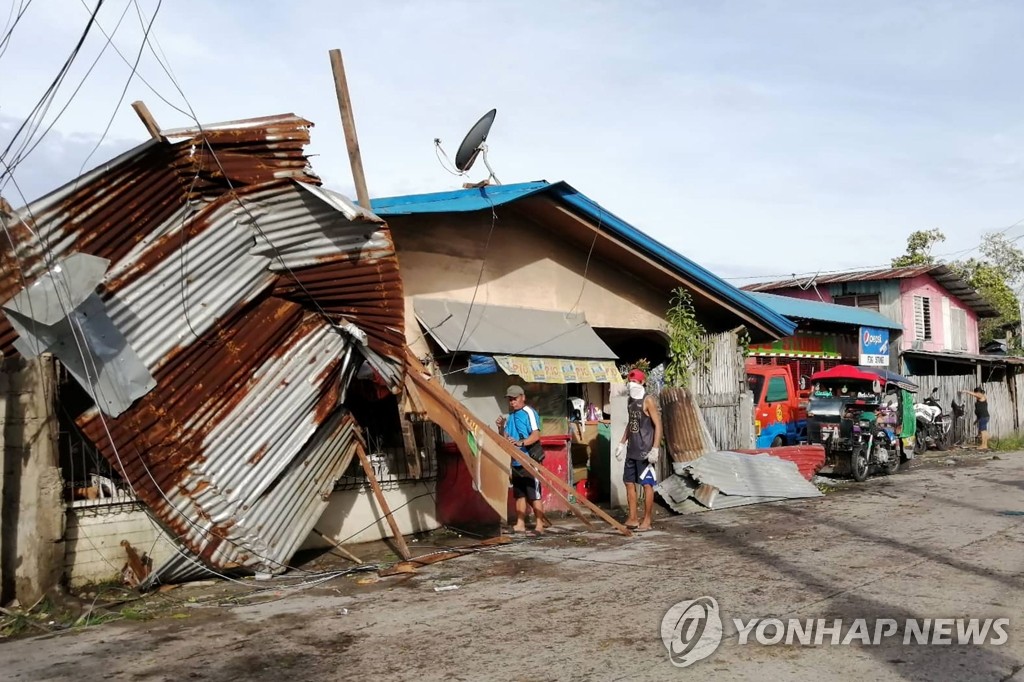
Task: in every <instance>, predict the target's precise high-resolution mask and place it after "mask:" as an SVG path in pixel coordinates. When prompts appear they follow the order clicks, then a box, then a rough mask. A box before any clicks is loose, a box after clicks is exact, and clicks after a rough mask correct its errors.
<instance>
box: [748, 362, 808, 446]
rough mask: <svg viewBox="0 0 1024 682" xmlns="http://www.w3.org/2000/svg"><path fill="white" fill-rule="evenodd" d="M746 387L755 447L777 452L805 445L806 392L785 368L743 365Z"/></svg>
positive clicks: (751, 364)
mask: <svg viewBox="0 0 1024 682" xmlns="http://www.w3.org/2000/svg"><path fill="white" fill-rule="evenodd" d="M747 385H748V387H749V388H750V391H751V392H752V393H753V394H754V434H755V436H756V439H757V440H756V442H757V447H759V448H769V447H771V448H777V447H782V446H786V445H798V444H800V443H804V442H807V399H808V396H809V395H810V393H809V391H808V390H807V389H806V388H805V387H804V386H802V385H801V384H800V382H799V379H798V378H794V376H793V372H792V371H791V370H790V368H789V367H784V366H779V365H759V364H757V363H756V362H755V361H753V360H748V361H747Z"/></svg>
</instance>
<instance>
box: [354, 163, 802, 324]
mask: <svg viewBox="0 0 1024 682" xmlns="http://www.w3.org/2000/svg"><path fill="white" fill-rule="evenodd" d="M541 193H547V194H549V195H551V196H552V197H553V198H554V199H555V200H556V201H560V202H562V203H563V204H566V205H568V206H569V207H571V208H573V209H575V210H576V211H577V212H579V213H581V214H583V215H584V216H586V217H587V218H589V219H591V220H593V221H595V222H599V223H600V225H601V229H603V230H606V231H607V232H609V233H611V234H613V235H614V236H615V237H617V238H618V239H620V240H621V241H623V242H625V243H627V244H629V245H630V246H632V247H633V248H635V249H637V250H638V251H640V252H642V253H643V254H644V255H646V256H647V257H648V258H651V259H653V260H655V261H657V262H659V263H661V264H662V265H663V266H665V267H667V268H669V269H670V270H672V271H673V272H675V273H676V274H677V275H679V276H681V277H683V278H685V279H688V280H690V281H693V282H694V283H695V284H697V285H698V286H701V287H703V288H704V289H706V290H708V291H710V292H712V293H713V294H715V295H716V296H718V297H720V298H722V299H724V300H725V301H728V302H729V303H731V304H732V305H734V306H736V307H737V308H739V309H741V310H743V311H745V312H746V314H747V315H749V316H751V317H753V318H754V319H756V320H758V321H760V323H761V324H762V325H763V326H764V327H766V328H767V329H768V330H771V331H773V332H774V333H775V334H777V335H778V336H780V337H783V336H789V335H791V334H792V333H793V332H794V331H796V324H794V323H793V322H792V321H790V320H789V319H787V318H786V317H784V316H783V315H781V314H779V313H777V312H775V311H774V310H772V309H771V308H769V307H768V306H766V305H765V304H764V303H762V302H760V301H758V300H757V299H755V298H753V297H752V296H751V295H750V294H749V293H747V292H745V291H741V290H739V289H737V288H736V287H734V286H732V285H731V284H729V283H728V282H725V281H724V280H722V279H721V278H719V277H718V276H716V275H714V274H712V273H711V272H710V271H708V270H705V269H704V268H702V267H701V266H699V265H697V264H696V263H694V262H693V261H691V260H690V259H689V258H686V257H685V256H683V255H681V254H679V253H676V252H675V251H673V250H672V249H670V248H668V247H667V246H665V245H664V244H662V243H661V242H659V241H657V240H655V239H653V238H651V237H650V236H648V235H646V234H644V233H643V232H641V231H640V230H638V229H637V228H635V227H633V226H632V225H630V224H629V223H627V222H626V221H624V220H622V219H621V218H619V217H618V216H616V215H615V214H613V213H610V212H609V211H608V210H606V209H604V208H602V207H601V206H600V205H598V204H597V203H596V202H594V201H593V200H591V199H589V198H587V197H586V196H584V195H583V194H581V193H580V192H578V191H576V190H575V189H573V188H572V187H571V186H570V185H569V184H567V183H565V182H556V183H548V182H547V181H545V180H540V181H537V182H524V183H519V184H515V185H488V186H486V187H478V188H474V189H460V190H454V191H451V192H436V193H433V194H412V195H406V196H398V197H385V198H380V199H373V200H372V201H371V206H372V208H373V212H374V213H376V214H377V215H379V216H382V217H385V218H386V217H388V216H396V215H412V214H423V213H459V212H467V211H480V210H484V209H491V208H494V207H496V206H500V205H502V204H507V203H510V202H513V201H517V200H519V199H523V198H525V197H528V196H531V195H534V194H541Z"/></svg>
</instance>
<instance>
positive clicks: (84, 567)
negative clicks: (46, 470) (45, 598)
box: [64, 503, 176, 587]
mask: <svg viewBox="0 0 1024 682" xmlns="http://www.w3.org/2000/svg"><path fill="white" fill-rule="evenodd" d="M122 541H128V543H129V544H131V546H132V547H134V548H135V551H137V552H138V553H139V556H142V555H143V554H148V555H149V556H150V557H151V558H152V559H153V566H154V567H156V566H159V565H160V564H162V563H163V562H165V561H166V560H167V559H169V558H170V557H171V556H173V554H174V553H175V551H176V550H175V549H174V546H173V544H172V542H171V540H170V538H169V537H168V536H167V535H166V534H165V533H164V532H163V531H162V530H160V528H159V526H157V525H156V523H155V522H154V521H153V520H152V519H150V517H149V515H148V514H147V513H146V512H145V510H144V509H143V508H142V506H141V505H139V504H135V503H124V504H102V505H94V506H84V507H73V508H70V509H68V511H67V532H66V534H65V542H66V545H67V552H66V554H65V557H64V574H65V576H66V579H67V581H68V584H69V585H70V586H72V587H81V586H82V585H86V584H89V583H100V582H107V581H110V580H117V579H118V578H119V576H120V574H121V570H122V569H123V568H124V565H125V563H126V561H127V558H128V555H127V553H126V551H125V548H124V547H122V546H121V542H122Z"/></svg>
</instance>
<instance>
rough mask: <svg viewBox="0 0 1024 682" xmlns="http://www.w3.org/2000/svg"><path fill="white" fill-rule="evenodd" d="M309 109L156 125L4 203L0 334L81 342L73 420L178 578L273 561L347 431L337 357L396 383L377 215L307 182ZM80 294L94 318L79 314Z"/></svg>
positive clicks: (308, 523) (2, 338)
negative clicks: (173, 544)
mask: <svg viewBox="0 0 1024 682" xmlns="http://www.w3.org/2000/svg"><path fill="white" fill-rule="evenodd" d="M311 125H312V124H311V123H310V122H309V121H306V120H304V119H302V118H299V117H297V116H295V115H293V114H288V115H284V116H274V117H266V118H261V119H252V120H249V121H237V122H231V123H226V124H215V125H211V126H205V127H203V128H202V129H200V128H194V129H182V130H176V131H167V132H164V133H162V139H160V140H153V141H150V142H147V143H146V144H143V145H140V146H139V147H136V148H135V149H133V150H131V151H129V152H127V153H125V154H123V155H121V156H119V157H118V158H116V159H114V160H112V161H110V162H109V163H107V164H105V165H103V166H101V167H99V168H97V169H95V170H93V171H91V172H89V173H87V174H85V175H83V176H82V177H80V178H78V179H77V180H75V181H73V182H71V183H69V184H67V185H65V186H64V187H62V188H60V189H58V190H56V191H55V192H53V193H51V194H50V195H48V196H46V197H44V198H42V199H40V200H38V201H36V202H34V203H32V204H30V205H29V206H26V207H25V208H23V209H21V210H20V211H18V212H17V213H16V215H15V217H14V221H13V222H11V223H9V224H5V226H4V227H5V228H6V229H5V230H4V233H5V235H6V236H5V237H2V238H0V301H8V305H7V306H6V308H5V309H4V310H3V311H0V313H2V314H0V351H2V352H3V353H4V354H10V353H12V352H13V351H14V350H15V348H17V349H19V350H26V351H28V350H30V351H32V352H39V351H42V350H50V351H51V352H54V353H55V354H56V355H57V356H58V358H61V357H71V356H73V355H75V354H77V355H78V356H80V357H79V360H80V361H81V364H82V366H83V367H84V370H83V372H84V376H85V377H86V379H87V380H85V381H82V383H83V387H84V388H85V389H86V391H88V392H89V393H90V394H91V395H92V397H93V398H94V400H95V403H96V405H97V407H93V408H92V409H90V410H88V411H87V412H85V413H84V414H82V415H80V416H79V417H78V418H77V423H78V426H79V427H80V428H81V429H82V431H83V433H84V434H85V435H86V436H87V437H88V438H89V439H90V440H91V441H92V442H93V444H94V445H95V446H96V448H97V450H98V451H99V452H100V453H101V454H102V455H103V456H104V458H105V459H107V461H108V462H110V464H111V465H112V466H113V467H114V468H115V469H116V470H117V471H119V472H120V473H121V474H122V475H123V476H124V478H125V479H126V480H127V481H128V482H129V483H130V484H131V486H132V488H133V489H134V491H135V493H136V494H137V495H138V497H139V499H140V500H142V501H143V502H144V503H145V504H146V505H147V507H148V508H149V510H150V512H151V513H152V515H153V516H154V517H155V518H156V519H158V520H159V522H160V523H161V525H162V526H163V527H164V528H165V529H166V530H167V531H168V532H169V533H170V534H171V535H172V536H173V537H174V538H176V539H177V540H178V541H179V542H180V544H181V545H182V550H183V552H184V553H183V554H182V556H180V557H177V558H176V560H175V561H172V562H171V563H172V564H174V565H173V566H172V567H171V569H170V570H171V571H172V572H173V574H174V577H176V578H184V577H188V575H190V574H191V573H193V572H195V573H201V572H203V570H204V569H203V566H208V567H212V568H215V569H218V570H229V569H236V568H245V569H249V570H258V571H263V572H271V573H277V572H280V571H282V570H284V568H285V565H286V563H287V562H288V560H289V559H290V558H291V556H292V554H293V553H294V552H295V550H296V549H297V548H298V546H299V545H300V544H301V542H302V541H303V540H304V539H305V538H306V536H307V535H308V534H309V532H310V529H311V528H312V527H313V525H314V523H315V522H316V521H317V519H318V518H319V516H320V515H321V514H322V512H323V510H324V508H325V507H326V505H327V500H328V497H329V495H330V492H331V490H332V489H333V484H334V481H335V480H336V479H337V478H338V476H340V475H341V473H342V472H343V471H344V469H345V468H346V467H347V466H348V463H349V462H350V460H351V458H352V456H353V455H354V453H355V451H356V450H355V449H356V448H357V447H359V446H360V443H361V441H360V435H359V429H358V428H357V425H356V423H355V421H354V420H353V418H352V417H351V415H350V414H348V412H347V411H346V410H345V409H344V407H342V402H343V400H344V398H345V393H346V389H347V387H348V385H349V382H350V380H351V379H352V377H353V376H354V373H355V372H356V370H357V369H358V367H359V366H360V365H361V364H362V362H364V361H367V362H369V363H370V364H371V365H372V366H373V367H374V368H375V369H377V371H378V373H379V374H380V375H381V376H382V377H383V378H384V379H385V380H386V381H387V382H388V383H390V384H391V385H392V387H395V388H396V389H397V387H398V386H399V385H400V383H401V381H402V378H403V368H404V359H403V358H404V355H403V353H404V346H405V336H404V304H403V297H402V284H401V280H400V277H399V271H398V262H397V259H396V256H395V250H394V245H393V243H392V241H391V235H390V232H389V230H388V228H387V226H386V225H385V224H384V222H383V221H382V220H380V219H379V218H378V217H377V216H375V215H374V214H373V213H371V212H369V211H367V210H364V209H362V208H359V207H357V206H355V205H353V204H352V203H350V202H349V201H348V200H347V199H345V198H344V197H342V196H341V195H338V194H335V193H333V192H329V191H327V190H324V189H323V188H321V187H319V184H320V181H319V178H317V176H316V175H314V174H313V173H312V171H311V169H310V168H309V165H308V163H307V159H306V156H305V154H304V147H305V145H306V144H307V143H308V142H309V128H310V127H311ZM172 140H173V141H172ZM82 254H88V255H89V256H95V257H97V258H98V259H104V260H105V261H107V263H106V266H105V267H106V270H105V272H104V271H103V267H104V266H103V265H99V266H96V265H95V261H91V262H90V265H89V267H88V268H86V270H89V268H94V267H98V268H99V272H100V273H101V276H100V277H98V278H97V279H98V280H99V286H98V287H95V281H93V280H91V279H90V278H89V277H88V276H83V277H78V278H77V279H75V280H74V281H72V279H71V278H70V275H68V274H67V273H69V272H72V271H74V270H75V269H74V268H72V267H70V264H72V263H75V262H78V263H80V262H81V261H80V260H78V261H75V260H74V258H75V257H80V256H81V255H82ZM79 269H81V268H79ZM89 272H92V270H89ZM87 274H88V273H87ZM74 287H77V290H76V291H72V289H73V288H74ZM94 287H95V288H94ZM44 289H45V290H46V291H49V292H50V293H51V294H53V292H56V293H55V294H53V295H50V296H49V298H47V297H46V296H43V297H42V298H40V297H39V296H35V297H34V298H33V297H32V296H29V295H27V294H26V295H22V296H21V297H20V299H18V300H22V301H27V302H28V303H27V304H25V303H23V305H22V307H21V308H18V307H17V305H12V304H11V299H12V298H13V297H15V295H17V294H19V292H20V293H22V294H24V292H25V291H43V290H44ZM44 293H46V292H45V291H44ZM33 301H34V302H35V303H34V305H35V308H33V307H32V306H33ZM39 301H44V302H48V303H49V304H53V303H54V301H55V302H56V305H57V307H58V308H60V309H59V310H57V309H55V308H54V307H53V305H42V304H40V303H39ZM82 301H90V303H89V305H91V306H92V308H90V310H91V311H93V313H94V316H99V317H101V318H104V319H108V320H109V322H110V323H112V327H111V326H110V325H107V326H102V325H100V326H95V325H92V326H90V325H89V324H85V323H83V321H82V318H83V314H82V313H81V311H80V310H79V308H78V307H76V306H79V304H81V305H85V304H84V303H82ZM79 307H80V306H79ZM55 319H56V320H59V321H57V322H56V323H54V320H55ZM12 320H13V321H14V322H15V323H16V326H15V325H12ZM61 325H64V326H63V327H62V326H61ZM16 327H17V328H16ZM17 329H20V330H21V331H22V333H21V334H19V333H18V331H17ZM111 330H113V331H111ZM111 345H113V346H116V350H118V351H124V350H125V348H127V349H128V350H130V351H131V352H130V353H128V354H127V356H126V355H124V353H123V352H122V354H121V355H118V356H117V357H115V356H114V355H113V354H112V353H111V348H110V347H109V346H111ZM62 354H63V355H62ZM117 358H121V359H120V360H117ZM126 363H127V364H129V365H131V364H132V363H136V365H137V366H135V365H133V369H134V370H135V371H134V372H124V371H122V370H123V366H124V365H125V364H126ZM99 377H102V378H103V379H104V380H103V381H99V380H98V378H99ZM147 377H151V379H152V382H149V381H148V380H147ZM76 378H77V377H76ZM117 389H123V395H122V394H121V391H120V390H117ZM112 390H115V392H117V393H118V395H117V396H114V397H111V396H109V395H108V393H110V392H111V391H112ZM196 558H198V560H199V561H200V562H201V564H200V563H197V562H196ZM160 574H161V569H160V568H159V567H158V568H157V571H156V574H155V576H154V577H159V575H160Z"/></svg>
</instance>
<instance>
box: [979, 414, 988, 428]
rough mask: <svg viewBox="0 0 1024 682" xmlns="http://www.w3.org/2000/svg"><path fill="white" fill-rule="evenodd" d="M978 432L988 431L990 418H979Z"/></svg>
mask: <svg viewBox="0 0 1024 682" xmlns="http://www.w3.org/2000/svg"><path fill="white" fill-rule="evenodd" d="M978 430H979V431H988V417H979V418H978Z"/></svg>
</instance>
